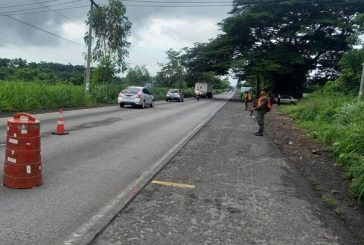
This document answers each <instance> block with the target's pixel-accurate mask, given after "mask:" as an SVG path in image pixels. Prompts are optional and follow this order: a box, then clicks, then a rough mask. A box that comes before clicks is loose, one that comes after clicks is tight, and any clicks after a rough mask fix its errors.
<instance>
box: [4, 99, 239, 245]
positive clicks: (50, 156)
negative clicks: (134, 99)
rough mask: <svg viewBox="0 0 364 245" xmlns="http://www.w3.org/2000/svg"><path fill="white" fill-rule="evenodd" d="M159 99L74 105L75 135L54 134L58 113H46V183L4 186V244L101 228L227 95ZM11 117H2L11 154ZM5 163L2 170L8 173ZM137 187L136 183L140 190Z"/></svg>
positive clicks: (66, 240) (74, 236) (55, 239)
mask: <svg viewBox="0 0 364 245" xmlns="http://www.w3.org/2000/svg"><path fill="white" fill-rule="evenodd" d="M231 96H232V94H227V93H226V94H221V95H219V96H216V98H220V99H221V100H218V99H217V100H200V101H195V100H188V101H185V102H184V103H178V102H176V103H163V102H162V103H157V104H156V105H155V107H154V108H147V109H144V110H142V109H135V108H124V109H121V108H119V107H118V106H111V107H103V108H95V109H86V110H76V111H67V112H65V113H64V119H65V127H66V131H69V132H70V134H69V135H65V136H57V135H52V134H51V132H52V131H54V129H55V127H56V121H57V116H58V115H57V113H47V114H40V115H36V117H37V118H38V119H39V120H41V131H42V164H43V185H42V186H40V187H37V188H33V189H28V190H16V189H9V188H6V187H0V207H1V208H0V244H6V245H11V244H16V245H21V244H37V245H42V244H81V243H85V242H87V241H88V240H87V239H89V238H87V237H86V238H85V236H90V235H91V236H92V234H96V233H97V232H98V231H99V229H101V228H102V226H103V225H105V224H106V223H107V222H108V220H110V219H111V218H112V216H113V215H114V214H116V213H117V212H118V211H119V210H120V208H121V205H122V199H123V198H125V193H127V195H129V197H130V196H132V195H133V189H131V191H130V188H133V186H132V183H139V184H140V183H141V182H142V181H141V179H142V178H145V177H146V176H148V174H149V175H150V174H152V173H151V168H154V169H155V167H156V163H163V161H164V160H166V159H167V158H168V154H169V155H173V153H174V151H173V150H172V149H174V150H175V151H176V150H177V149H178V147H176V146H181V145H183V143H184V142H185V141H187V140H188V139H189V138H188V136H191V132H194V131H196V128H198V127H202V125H203V124H202V123H203V122H205V121H206V120H208V119H209V118H210V117H211V116H212V115H213V114H214V113H215V112H216V110H217V109H218V108H220V107H221V106H222V105H223V104H224V103H225V100H224V99H225V98H230V97H231ZM5 135H6V119H0V136H1V138H0V144H1V147H0V159H4V158H5V156H4V152H5V145H4V143H5V141H6V140H5ZM2 173H3V167H1V170H0V174H1V176H2ZM134 191H135V192H136V191H137V190H134Z"/></svg>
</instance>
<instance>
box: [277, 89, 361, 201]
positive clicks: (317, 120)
mask: <svg viewBox="0 0 364 245" xmlns="http://www.w3.org/2000/svg"><path fill="white" fill-rule="evenodd" d="M281 110H282V111H283V112H284V113H286V114H288V115H290V116H291V117H293V118H295V119H296V120H298V123H299V125H300V126H301V127H303V128H305V129H307V131H308V132H309V134H310V136H311V137H313V138H315V139H317V140H318V141H320V142H322V143H326V144H329V145H330V146H331V149H332V150H333V152H334V153H335V155H336V157H337V162H338V163H339V164H341V165H342V166H343V167H344V169H345V175H346V176H347V177H349V178H351V179H352V182H351V185H350V190H351V193H352V194H353V195H354V197H355V198H357V199H358V200H359V202H362V201H364V137H363V135H364V102H357V101H356V99H355V98H353V97H351V96H349V95H344V94H340V93H336V92H334V91H333V90H332V85H329V86H328V87H327V88H325V89H324V90H321V91H317V92H314V93H313V94H312V95H311V96H310V97H309V98H307V99H303V100H302V101H301V102H300V103H298V104H297V105H296V106H289V107H282V109H281Z"/></svg>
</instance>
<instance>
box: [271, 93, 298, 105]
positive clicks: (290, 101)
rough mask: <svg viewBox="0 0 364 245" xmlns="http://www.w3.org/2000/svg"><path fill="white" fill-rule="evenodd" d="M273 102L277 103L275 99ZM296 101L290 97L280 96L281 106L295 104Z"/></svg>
mask: <svg viewBox="0 0 364 245" xmlns="http://www.w3.org/2000/svg"><path fill="white" fill-rule="evenodd" d="M274 102H275V103H277V102H278V101H277V98H275V99H274ZM296 103H297V99H295V98H293V97H292V96H290V95H281V104H296Z"/></svg>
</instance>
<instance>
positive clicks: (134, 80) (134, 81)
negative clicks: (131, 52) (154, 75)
mask: <svg viewBox="0 0 364 245" xmlns="http://www.w3.org/2000/svg"><path fill="white" fill-rule="evenodd" d="M150 80H151V76H150V73H149V71H148V69H147V68H146V67H145V66H135V67H134V68H130V69H128V73H127V74H126V82H127V83H128V84H129V85H138V86H144V84H145V83H147V82H150Z"/></svg>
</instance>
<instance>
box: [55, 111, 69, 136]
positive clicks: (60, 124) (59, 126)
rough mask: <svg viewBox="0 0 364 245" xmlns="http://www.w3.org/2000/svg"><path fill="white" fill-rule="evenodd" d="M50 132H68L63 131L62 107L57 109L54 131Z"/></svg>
mask: <svg viewBox="0 0 364 245" xmlns="http://www.w3.org/2000/svg"><path fill="white" fill-rule="evenodd" d="M52 134H58V135H64V134H69V133H68V132H65V131H64V121H63V109H60V110H59V115H58V120H57V127H56V131H55V132H53V133H52Z"/></svg>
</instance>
